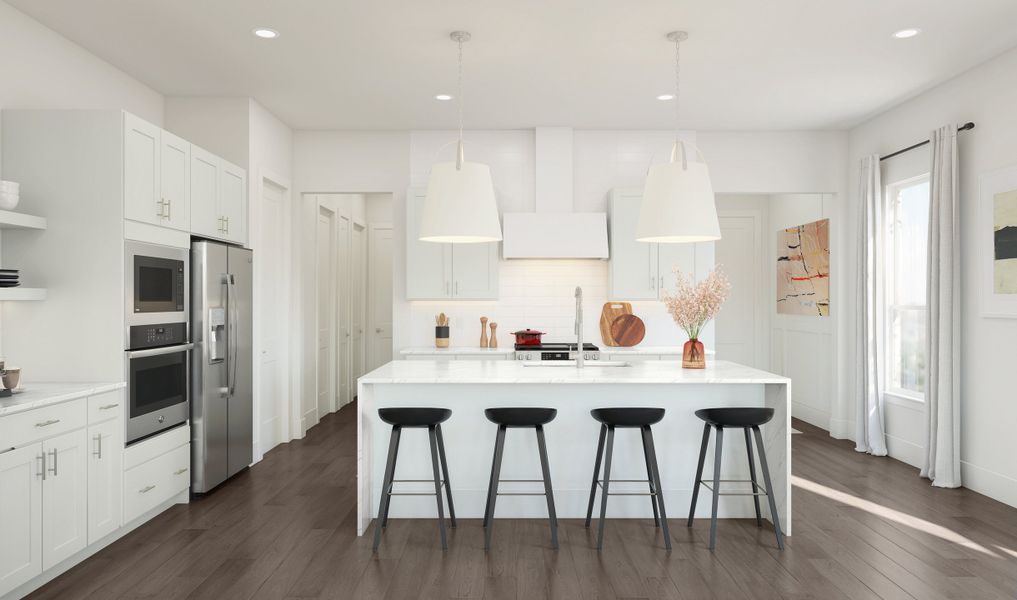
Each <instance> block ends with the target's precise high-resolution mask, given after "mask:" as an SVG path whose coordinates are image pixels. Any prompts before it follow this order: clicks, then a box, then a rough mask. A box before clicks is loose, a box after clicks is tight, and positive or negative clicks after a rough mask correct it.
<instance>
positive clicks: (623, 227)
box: [608, 194, 660, 300]
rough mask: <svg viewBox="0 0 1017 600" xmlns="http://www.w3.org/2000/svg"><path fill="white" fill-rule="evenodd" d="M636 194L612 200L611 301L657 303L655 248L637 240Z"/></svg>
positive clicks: (614, 197)
mask: <svg viewBox="0 0 1017 600" xmlns="http://www.w3.org/2000/svg"><path fill="white" fill-rule="evenodd" d="M641 203H642V197H641V196H638V195H622V194H615V195H613V196H612V197H611V206H610V208H611V222H610V228H611V261H610V265H609V268H608V270H609V273H610V285H609V289H608V295H609V299H611V300H656V299H657V287H658V286H659V285H660V278H659V276H658V273H657V246H658V244H648V243H646V242H637V241H636V225H637V224H638V222H639V205H640V204H641Z"/></svg>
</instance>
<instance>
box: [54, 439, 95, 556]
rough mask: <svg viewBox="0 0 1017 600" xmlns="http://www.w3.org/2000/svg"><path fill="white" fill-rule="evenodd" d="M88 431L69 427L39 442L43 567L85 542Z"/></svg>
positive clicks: (81, 547)
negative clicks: (41, 455) (43, 459)
mask: <svg viewBox="0 0 1017 600" xmlns="http://www.w3.org/2000/svg"><path fill="white" fill-rule="evenodd" d="M88 448H89V444H88V434H87V432H86V431H85V430H84V429H78V430H76V431H70V432H67V433H65V434H63V435H60V436H57V437H55V438H52V439H49V440H46V441H45V442H43V443H42V450H43V452H45V454H46V478H45V479H44V480H43V482H42V568H43V570H45V569H49V568H51V567H53V566H55V565H56V564H58V563H59V562H60V561H62V560H64V559H66V558H68V557H70V556H71V555H73V554H74V553H76V552H78V551H79V550H81V549H83V548H84V547H85V546H86V545H87V543H88V489H87V479H88V478H87V473H88V458H87V456H88Z"/></svg>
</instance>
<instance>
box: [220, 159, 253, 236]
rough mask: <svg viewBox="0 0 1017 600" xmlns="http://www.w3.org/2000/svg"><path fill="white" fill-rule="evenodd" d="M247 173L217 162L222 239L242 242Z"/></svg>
mask: <svg viewBox="0 0 1017 600" xmlns="http://www.w3.org/2000/svg"><path fill="white" fill-rule="evenodd" d="M246 195H247V172H246V171H244V170H243V169H241V168H240V167H238V166H236V165H234V164H230V163H228V162H226V161H225V160H222V159H220V160H219V212H220V213H221V216H222V229H223V233H222V236H221V237H223V238H225V239H227V240H230V241H231V242H243V241H244V207H245V206H246V205H247V200H246Z"/></svg>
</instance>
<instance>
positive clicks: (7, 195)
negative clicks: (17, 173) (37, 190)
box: [0, 191, 21, 210]
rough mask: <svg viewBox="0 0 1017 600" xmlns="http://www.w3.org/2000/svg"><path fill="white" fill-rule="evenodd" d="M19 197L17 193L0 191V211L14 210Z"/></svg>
mask: <svg viewBox="0 0 1017 600" xmlns="http://www.w3.org/2000/svg"><path fill="white" fill-rule="evenodd" d="M20 200H21V196H20V195H19V194H18V193H17V192H4V191H0V210H14V208H15V207H17V205H18V202H19V201H20Z"/></svg>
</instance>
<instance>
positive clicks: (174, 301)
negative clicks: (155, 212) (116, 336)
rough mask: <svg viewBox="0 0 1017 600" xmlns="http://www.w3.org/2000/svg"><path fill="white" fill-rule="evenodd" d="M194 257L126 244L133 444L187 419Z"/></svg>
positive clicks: (130, 437) (173, 250) (128, 378)
mask: <svg viewBox="0 0 1017 600" xmlns="http://www.w3.org/2000/svg"><path fill="white" fill-rule="evenodd" d="M189 258H190V256H189V251H188V250H187V249H182V248H171V247H167V246H157V245H154V244H143V243H140V242H128V243H127V244H125V263H126V264H125V265H124V266H125V269H124V273H125V275H126V277H125V281H124V288H125V292H126V302H125V308H126V311H125V312H126V315H125V321H126V335H125V350H126V352H125V356H126V360H125V363H126V364H125V377H126V381H127V395H128V411H127V417H128V418H127V432H126V439H127V443H128V444H130V443H131V442H136V441H138V440H141V439H144V438H146V437H148V436H151V435H154V434H156V433H159V432H161V431H165V430H167V429H170V428H173V427H176V426H178V425H180V424H182V423H185V422H186V421H187V418H188V414H189V409H190V407H189V399H190V353H191V348H192V347H193V344H191V339H190V331H189V317H190V312H189V310H188V309H189V306H188V304H189V300H190V295H189V291H190V290H189V288H190V277H189Z"/></svg>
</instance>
